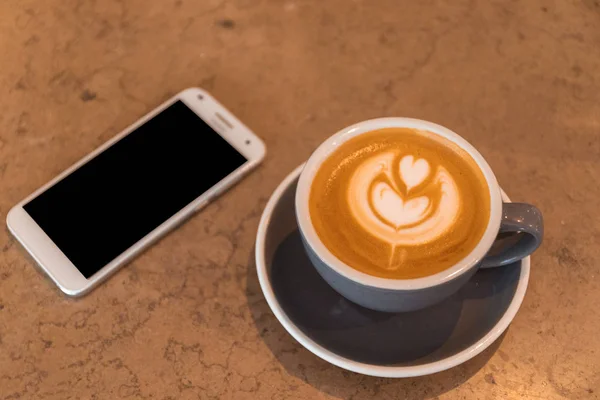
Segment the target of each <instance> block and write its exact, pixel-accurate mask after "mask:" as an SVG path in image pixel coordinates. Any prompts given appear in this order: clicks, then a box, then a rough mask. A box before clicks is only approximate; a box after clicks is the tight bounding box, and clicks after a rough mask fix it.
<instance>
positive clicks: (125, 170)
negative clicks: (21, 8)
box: [24, 101, 247, 278]
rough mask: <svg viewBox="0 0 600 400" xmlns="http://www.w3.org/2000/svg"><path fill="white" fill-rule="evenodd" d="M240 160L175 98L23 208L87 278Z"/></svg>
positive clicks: (237, 155)
mask: <svg viewBox="0 0 600 400" xmlns="http://www.w3.org/2000/svg"><path fill="white" fill-rule="evenodd" d="M246 161H247V160H246V159H245V157H244V156H242V155H241V154H240V153H239V152H238V151H237V150H235V149H234V148H233V147H232V146H231V145H230V144H229V143H228V142H227V141H226V140H225V139H223V138H222V137H221V136H220V135H219V134H217V133H216V132H215V131H213V129H212V128H211V127H210V126H209V125H207V124H206V123H205V122H204V121H203V120H202V119H200V117H199V116H198V115H197V114H196V113H195V112H193V111H192V110H191V109H189V108H188V107H187V106H186V105H185V104H184V103H183V102H181V101H177V102H176V103H174V104H172V105H171V106H169V107H168V108H167V109H165V110H164V111H162V112H161V113H160V114H158V115H156V116H155V117H153V118H152V119H151V120H150V121H148V122H146V123H145V124H144V125H142V126H140V127H138V128H137V129H136V130H135V131H133V132H131V133H130V134H129V135H127V136H125V137H123V138H122V139H120V140H119V141H118V142H116V143H115V144H113V145H112V146H111V147H109V148H108V149H106V150H104V151H103V152H102V153H100V154H98V155H97V156H96V157H94V158H93V159H91V160H90V161H88V162H87V163H86V164H85V165H83V166H81V167H80V168H79V169H77V170H76V171H74V172H72V173H71V174H69V175H68V176H66V177H65V178H64V179H62V180H61V181H59V182H58V183H56V184H55V185H54V186H52V187H51V188H49V189H47V190H46V191H45V192H43V193H42V194H40V195H39V196H37V197H36V198H34V199H33V200H31V201H30V202H29V203H27V204H26V205H25V206H24V208H25V211H27V213H29V215H31V217H32V218H33V219H34V220H35V222H36V223H37V224H38V225H39V226H40V227H41V228H42V229H43V230H44V232H46V234H47V235H48V236H49V237H50V239H52V241H53V242H54V243H55V244H56V245H57V246H58V248H59V249H60V250H61V251H62V252H63V253H64V254H65V255H66V256H67V257H68V258H69V260H70V261H71V262H72V263H73V264H74V265H75V266H76V267H77V268H78V269H79V271H81V273H82V274H83V275H84V276H85V277H86V278H89V277H90V276H92V275H93V274H94V273H96V272H97V271H98V270H100V269H101V268H102V267H103V266H105V265H106V264H107V263H109V262H110V261H112V260H113V259H114V258H116V257H117V256H118V255H119V254H121V253H123V252H124V251H125V250H127V249H128V248H129V247H131V246H132V245H134V244H135V243H136V242H137V241H139V240H140V239H142V238H143V237H144V236H146V235H147V234H148V233H150V232H151V231H152V230H154V229H155V228H156V227H158V226H159V225H160V224H162V223H163V222H165V221H166V220H167V219H169V218H170V217H171V216H173V214H175V213H176V212H178V211H179V210H181V209H182V208H183V207H185V206H186V205H188V204H189V203H191V202H192V201H193V200H194V199H196V198H197V197H198V196H200V195H201V194H202V193H204V192H205V191H206V190H208V189H209V188H211V187H212V186H213V185H215V184H216V183H217V182H219V181H220V180H221V179H223V178H224V177H226V176H227V175H229V174H230V173H231V172H233V171H234V170H235V169H237V168H238V167H240V166H241V165H242V164H244V163H245V162H246Z"/></svg>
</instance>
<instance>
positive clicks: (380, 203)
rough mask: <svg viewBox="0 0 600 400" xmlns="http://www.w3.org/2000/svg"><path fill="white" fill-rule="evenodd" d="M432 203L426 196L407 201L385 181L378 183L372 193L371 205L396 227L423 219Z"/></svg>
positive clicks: (379, 214) (380, 215)
mask: <svg viewBox="0 0 600 400" xmlns="http://www.w3.org/2000/svg"><path fill="white" fill-rule="evenodd" d="M430 203H431V202H430V201H429V198H428V197H425V196H420V197H417V198H414V199H408V200H406V201H405V200H404V199H402V196H401V195H400V193H398V192H397V191H395V190H394V189H393V188H392V187H391V186H390V185H389V184H387V183H385V182H378V183H376V184H375V186H373V189H372V193H371V207H372V208H373V209H374V211H375V213H376V214H377V215H378V216H379V217H380V218H382V219H384V220H385V221H386V222H387V223H389V224H390V225H392V226H393V227H394V228H396V229H399V228H400V227H402V226H405V225H412V224H414V223H416V222H419V221H420V220H422V219H423V217H424V216H425V214H426V211H427V208H428V206H429V204H430Z"/></svg>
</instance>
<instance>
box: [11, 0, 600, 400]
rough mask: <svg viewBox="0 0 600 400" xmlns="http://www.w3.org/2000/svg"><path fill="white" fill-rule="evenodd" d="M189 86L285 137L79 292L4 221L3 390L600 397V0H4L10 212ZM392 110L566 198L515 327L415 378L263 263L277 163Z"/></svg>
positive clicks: (551, 220)
mask: <svg viewBox="0 0 600 400" xmlns="http://www.w3.org/2000/svg"><path fill="white" fill-rule="evenodd" d="M189 86H202V87H204V88H206V89H208V90H209V91H211V92H212V93H214V95H215V96H216V97H217V98H218V99H220V100H221V101H222V102H223V103H224V104H226V105H227V106H228V107H229V108H230V109H231V110H232V111H233V112H234V113H235V114H237V115H238V116H239V117H240V118H241V119H242V120H243V121H245V122H246V123H247V124H248V125H249V126H250V127H251V128H252V129H254V130H255V131H256V132H257V133H258V134H259V135H260V136H261V137H262V138H264V140H265V142H266V143H267V146H268V148H269V154H268V157H267V159H266V161H265V163H264V165H263V166H262V167H261V168H260V169H259V170H258V171H257V172H255V173H253V174H252V175H251V176H250V177H248V178H247V179H245V180H244V181H243V182H242V183H240V184H239V185H238V186H237V187H235V188H234V189H233V190H232V191H230V192H229V193H227V194H226V195H225V196H223V197H222V198H220V199H219V200H218V201H217V202H216V203H214V204H212V205H211V206H210V207H208V208H207V209H206V210H205V211H203V212H202V213H201V214H199V215H197V216H195V217H194V218H193V219H191V220H190V221H189V222H187V223H186V224H185V225H183V226H182V227H181V228H179V229H178V230H176V231H175V232H173V233H172V234H170V235H169V236H168V237H166V238H165V239H164V240H162V241H161V242H159V243H158V244H157V245H155V246H154V247H152V248H151V249H150V250H149V251H148V252H146V253H145V254H143V255H142V256H141V257H139V258H137V259H136V260H135V261H134V262H133V263H131V264H130V265H129V266H127V267H125V268H124V269H122V270H121V271H120V272H119V273H117V274H116V275H115V276H114V277H113V278H112V279H111V280H109V281H108V282H107V283H106V284H104V285H102V286H101V287H100V288H98V289H97V290H96V291H94V292H92V293H91V294H90V295H89V296H87V297H84V298H81V299H77V300H72V299H68V298H65V297H63V296H62V295H61V294H60V292H58V290H56V289H55V288H54V287H53V285H52V284H51V283H50V282H49V281H48V280H47V279H46V278H45V277H44V276H43V275H42V274H41V273H40V272H38V271H37V270H36V268H35V267H34V265H33V263H32V262H31V260H29V259H28V258H27V257H26V255H25V252H24V251H23V250H22V249H21V248H20V246H19V245H18V244H17V243H16V242H15V241H14V240H13V239H12V238H11V236H10V235H9V233H8V231H7V230H6V229H5V228H3V229H1V230H0V399H120V398H127V399H161V400H167V399H216V398H220V399H258V398H260V399H263V398H264V399H272V400H284V399H286V400H287V399H311V400H313V399H336V398H339V399H354V400H359V399H370V398H378V399H403V398H408V399H430V398H440V399H513V398H514V399H520V398H523V399H594V398H599V397H600V335H599V334H598V331H599V329H600V311H599V308H600V307H599V304H600V267H599V263H598V261H597V259H598V256H599V252H600V248H599V247H598V244H599V239H600V220H599V218H598V215H599V213H598V205H599V204H600V203H599V199H600V185H599V183H600V182H599V179H600V138H599V135H600V3H599V2H598V0H581V1H578V0H565V1H554V2H552V1H542V0H531V1H498V0H494V1H476V0H473V1H469V0H455V1H445V2H444V1H434V0H426V1H408V0H402V1H401V0H372V1H367V0H327V1H301V0H287V1H284V0H282V1H276V0H204V1H200V0H195V1H194V0H102V1H100V0H96V1H94V0H87V1H85V0H44V1H32V0H2V1H1V2H0V218H1V219H2V221H4V219H5V216H6V213H7V212H8V210H9V209H10V207H11V206H12V205H14V204H15V203H16V202H18V201H19V200H21V199H22V198H23V197H25V196H26V195H28V194H29V193H30V192H32V191H33V190H34V189H36V188H37V187H39V186H40V185H41V184H43V183H45V182H46V181H48V180H49V179H51V178H52V177H53V176H55V175H56V174H57V173H59V172H60V171H62V170H63V169H65V168H66V167H68V166H69V165H70V164H72V163H73V162H75V161H76V160H78V159H79V158H80V157H82V156H84V155H85V154H87V153H88V152H89V151H91V150H93V149H94V148H95V147H96V146H98V145H100V144H101V143H102V142H104V141H105V140H107V139H108V138H110V137H111V136H113V135H115V134H116V133H118V132H119V131H120V130H121V129H123V128H124V127H126V126H127V125H128V124H129V123H131V122H133V121H135V120H136V119H137V118H138V117H140V116H142V115H143V114H144V113H146V112H147V111H149V110H151V109H152V108H153V107H154V106H156V105H158V104H159V103H160V102H161V101H163V100H165V99H166V98H167V97H169V96H171V95H173V94H174V93H176V92H178V91H179V90H182V89H184V88H186V87H189ZM385 115H392V116H412V117H417V118H424V119H428V120H432V121H435V122H438V123H441V124H443V125H446V126H448V127H450V128H452V129H453V130H455V131H457V132H459V133H460V134H462V135H463V136H464V137H466V138H467V139H468V140H470V141H471V142H472V143H473V144H474V145H475V146H476V147H478V148H479V149H480V151H481V152H482V153H483V154H484V156H485V157H486V158H487V159H488V161H489V162H490V164H491V165H492V167H493V168H494V170H495V171H496V173H497V176H498V178H499V180H500V182H501V184H502V185H503V187H504V188H505V189H506V191H507V192H508V193H509V194H510V195H511V196H512V198H513V199H514V200H526V201H530V202H534V203H536V204H537V205H538V206H539V207H540V208H541V209H542V210H543V212H544V214H545V218H546V229H547V230H546V232H547V234H546V240H545V243H544V245H543V247H542V248H541V249H540V250H539V251H538V252H537V253H536V254H535V256H534V257H533V266H532V275H531V281H530V286H529V290H528V293H527V296H526V298H525V301H524V303H523V306H522V307H521V310H520V311H519V313H518V315H517V317H516V319H515V320H514V322H513V323H512V325H511V326H510V328H509V329H508V331H507V333H506V335H504V336H503V338H502V340H501V341H499V342H497V343H496V344H495V345H494V346H493V347H492V348H490V349H488V350H487V351H486V352H484V353H483V354H482V355H480V356H478V357H476V358H475V359H473V360H471V361H470V362H467V363H466V364H464V365H462V366H460V367H457V368H454V369H452V370H449V371H446V372H442V373H438V374H435V375H433V376H428V377H423V378H416V379H404V380H388V379H376V378H371V377H365V376H360V375H357V374H354V373H350V372H346V371H343V370H341V369H338V368H336V367H333V366H331V365H328V364H327V363H325V362H324V361H322V360H320V359H318V358H317V357H315V356H313V355H312V354H311V353H309V352H308V351H307V350H305V349H304V348H303V347H301V346H300V345H299V344H298V343H296V342H295V341H294V340H293V339H292V338H291V337H290V336H289V335H288V334H287V333H286V332H285V331H284V330H283V328H282V327H281V326H280V325H279V324H278V322H277V321H276V319H275V318H274V316H273V315H272V314H271V312H270V310H269V308H268V307H267V305H266V303H265V300H264V298H263V296H262V294H261V292H260V289H259V286H258V283H257V279H256V274H255V271H254V265H253V262H252V258H253V243H254V238H255V232H256V228H257V224H258V220H259V217H260V213H261V211H262V209H263V207H264V205H265V202H266V200H267V199H268V196H269V195H270V194H271V192H272V190H273V189H274V188H275V187H276V185H277V184H278V183H279V181H280V180H281V179H282V178H283V177H284V176H285V175H286V174H287V173H288V172H289V171H290V170H291V169H292V168H294V167H295V166H296V165H298V164H299V163H301V162H302V161H303V160H304V159H306V157H307V156H308V155H309V154H310V152H311V150H313V149H314V148H315V147H316V146H317V145H318V144H319V142H321V141H322V140H323V139H324V138H326V137H327V136H328V135H330V134H331V133H333V132H334V131H336V130H337V129H339V128H342V127H344V126H346V125H348V124H350V123H353V122H356V121H360V120H364V119H367V118H371V117H378V116H385Z"/></svg>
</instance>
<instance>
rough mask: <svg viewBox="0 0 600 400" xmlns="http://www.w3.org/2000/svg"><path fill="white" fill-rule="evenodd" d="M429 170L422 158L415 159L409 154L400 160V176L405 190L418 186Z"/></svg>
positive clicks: (427, 164)
mask: <svg viewBox="0 0 600 400" xmlns="http://www.w3.org/2000/svg"><path fill="white" fill-rule="evenodd" d="M429 170H430V167H429V163H428V162H427V161H426V160H424V159H422V158H420V159H418V160H415V158H414V157H413V156H410V155H409V156H404V157H402V159H401V160H400V176H401V177H402V180H403V181H404V184H405V185H406V189H407V190H410V189H412V188H414V187H416V186H419V184H421V183H422V182H423V181H424V180H425V179H426V178H427V177H428V176H429Z"/></svg>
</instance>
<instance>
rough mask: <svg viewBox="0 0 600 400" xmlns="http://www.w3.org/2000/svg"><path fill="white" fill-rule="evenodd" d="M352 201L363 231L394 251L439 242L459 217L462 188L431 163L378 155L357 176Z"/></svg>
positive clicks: (391, 154)
mask: <svg viewBox="0 0 600 400" xmlns="http://www.w3.org/2000/svg"><path fill="white" fill-rule="evenodd" d="M398 179H400V180H401V181H398ZM411 192H414V193H422V194H421V195H411ZM423 193H428V195H423ZM347 196H348V205H349V208H350V211H351V213H352V216H353V217H354V219H355V220H356V222H357V223H358V225H359V226H360V227H362V228H363V229H364V230H365V231H366V232H368V233H370V234H371V235H373V236H374V237H376V238H378V239H380V240H383V241H385V242H387V243H389V244H390V245H391V246H392V248H393V249H394V248H395V247H396V246H398V245H405V246H416V245H421V244H425V243H429V242H431V241H433V240H435V239H437V238H438V237H440V236H441V235H443V234H444V233H445V232H447V231H448V230H449V229H450V228H451V227H452V225H453V224H454V222H455V220H456V218H457V216H458V213H459V211H460V196H459V193H458V188H457V186H456V183H455V182H454V180H453V179H452V177H451V176H450V174H449V173H448V172H447V170H446V169H445V168H443V167H442V166H438V167H437V168H435V170H434V169H433V168H432V166H431V164H430V163H429V162H428V161H427V160H425V159H422V158H421V159H417V158H416V157H415V156H413V155H410V154H408V155H407V154H404V155H398V154H396V153H394V152H388V153H379V154H376V155H374V156H372V157H370V158H368V159H366V160H365V161H363V162H362V164H360V165H359V166H358V168H357V169H356V171H354V174H353V175H352V177H351V179H350V182H349V186H348V192H347ZM428 196H434V197H435V199H434V198H430V197H428Z"/></svg>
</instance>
